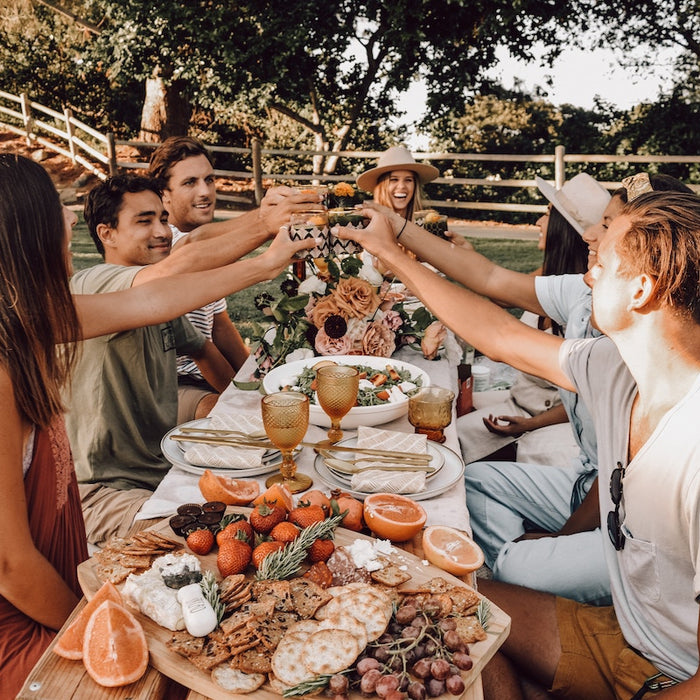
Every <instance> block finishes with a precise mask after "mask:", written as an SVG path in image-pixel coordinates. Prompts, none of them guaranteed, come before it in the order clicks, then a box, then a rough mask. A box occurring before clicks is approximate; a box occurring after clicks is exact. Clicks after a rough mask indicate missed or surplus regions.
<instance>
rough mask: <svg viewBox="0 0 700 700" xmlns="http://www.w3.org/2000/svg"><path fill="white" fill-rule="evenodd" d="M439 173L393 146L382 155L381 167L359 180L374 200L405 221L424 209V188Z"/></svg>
mask: <svg viewBox="0 0 700 700" xmlns="http://www.w3.org/2000/svg"><path fill="white" fill-rule="evenodd" d="M439 174H440V173H439V171H438V169H437V168H436V167H434V166H432V165H425V164H423V163H416V161H415V159H414V158H413V156H412V155H411V153H410V151H409V150H408V149H406V148H404V147H403V146H392V147H391V148H389V149H387V150H386V151H384V153H382V155H381V156H380V157H379V160H378V161H377V165H376V167H374V168H371V169H370V170H366V171H365V172H364V173H362V174H361V175H360V176H359V177H358V178H357V186H358V187H359V188H360V189H361V190H365V191H366V192H371V193H372V196H373V198H374V201H375V202H376V203H377V204H381V205H383V206H385V207H389V208H390V209H392V210H393V211H394V212H395V213H396V214H399V215H400V216H402V217H403V218H404V219H405V220H408V221H412V220H413V214H414V212H416V211H419V210H421V209H422V208H423V204H422V202H421V191H420V188H421V185H424V184H425V183H426V182H430V181H431V180H434V179H435V178H436V177H437V176H438V175H439Z"/></svg>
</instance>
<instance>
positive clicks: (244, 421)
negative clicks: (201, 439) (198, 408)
mask: <svg viewBox="0 0 700 700" xmlns="http://www.w3.org/2000/svg"><path fill="white" fill-rule="evenodd" d="M208 427H209V428H212V429H213V430H240V431H241V432H244V433H253V432H256V431H259V430H262V429H263V423H262V418H261V417H260V415H258V414H255V413H248V414H246V413H241V414H227V415H216V416H212V418H211V420H210V421H209V426H208ZM185 444H187V443H185ZM265 451H266V448H264V447H228V446H226V445H204V444H202V443H191V444H190V445H189V446H188V447H187V448H186V449H185V459H186V460H187V461H188V462H189V463H190V464H193V465H195V466H198V467H218V468H219V469H247V468H251V467H259V466H260V465H261V464H262V458H263V455H264V454H265Z"/></svg>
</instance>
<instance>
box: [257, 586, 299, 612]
mask: <svg viewBox="0 0 700 700" xmlns="http://www.w3.org/2000/svg"><path fill="white" fill-rule="evenodd" d="M253 598H255V600H257V601H259V602H265V601H268V600H273V601H274V604H275V610H281V611H283V612H292V611H293V610H294V601H293V600H292V590H291V586H290V583H289V581H255V583H253Z"/></svg>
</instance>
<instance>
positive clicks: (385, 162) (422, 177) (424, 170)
mask: <svg viewBox="0 0 700 700" xmlns="http://www.w3.org/2000/svg"><path fill="white" fill-rule="evenodd" d="M392 170H410V171H411V172H414V173H415V174H416V176H417V177H418V181H419V182H420V184H421V185H424V184H425V183H426V182H430V181H431V180H434V179H435V178H436V177H437V176H438V175H439V174H440V171H439V170H438V169H437V168H436V167H434V166H432V165H424V164H423V163H416V161H415V159H414V158H413V156H412V155H411V152H410V151H409V150H408V149H407V148H404V147H403V146H392V147H391V148H388V149H387V150H386V151H384V153H382V155H381V156H379V160H378V161H377V167H376V168H371V169H370V170H366V171H365V172H364V173H362V174H361V175H360V176H358V178H357V186H358V187H359V188H360V189H361V190H364V191H365V192H371V191H372V190H373V189H374V187H375V186H376V184H377V182H378V181H379V178H380V177H381V176H382V175H383V174H384V173H389V172H391V171H392Z"/></svg>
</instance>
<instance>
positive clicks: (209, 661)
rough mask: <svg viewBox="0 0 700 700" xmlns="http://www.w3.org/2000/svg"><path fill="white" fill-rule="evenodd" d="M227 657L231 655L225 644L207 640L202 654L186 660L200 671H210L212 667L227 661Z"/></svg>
mask: <svg viewBox="0 0 700 700" xmlns="http://www.w3.org/2000/svg"><path fill="white" fill-rule="evenodd" d="M229 656H231V653H230V651H229V649H228V647H227V646H226V645H225V644H222V643H221V642H217V641H216V640H214V639H207V641H206V642H205V643H204V648H203V649H202V653H201V654H198V655H197V656H190V657H188V658H189V660H190V661H191V662H192V663H193V664H194V665H195V666H196V667H197V668H198V669H200V671H211V669H212V668H214V666H218V665H219V664H222V663H223V662H224V661H227V660H228V658H229Z"/></svg>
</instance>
